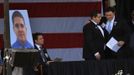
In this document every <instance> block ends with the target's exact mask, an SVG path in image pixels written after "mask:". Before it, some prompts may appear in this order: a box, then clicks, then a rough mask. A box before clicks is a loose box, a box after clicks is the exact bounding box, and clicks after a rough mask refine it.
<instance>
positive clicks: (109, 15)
mask: <svg viewBox="0 0 134 75" xmlns="http://www.w3.org/2000/svg"><path fill="white" fill-rule="evenodd" d="M105 16H106V18H107V20H109V21H111V20H112V19H113V18H114V16H115V14H114V12H112V11H108V12H105Z"/></svg>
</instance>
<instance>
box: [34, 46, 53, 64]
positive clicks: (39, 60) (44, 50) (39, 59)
mask: <svg viewBox="0 0 134 75" xmlns="http://www.w3.org/2000/svg"><path fill="white" fill-rule="evenodd" d="M35 49H37V50H38V48H37V46H36V45H35ZM39 52H41V51H39ZM43 52H44V54H47V55H48V53H47V50H46V48H43ZM45 59H46V61H45V63H46V62H47V61H50V60H51V59H50V56H49V55H48V56H46V55H45ZM38 62H39V63H43V60H42V57H41V54H39V57H38Z"/></svg>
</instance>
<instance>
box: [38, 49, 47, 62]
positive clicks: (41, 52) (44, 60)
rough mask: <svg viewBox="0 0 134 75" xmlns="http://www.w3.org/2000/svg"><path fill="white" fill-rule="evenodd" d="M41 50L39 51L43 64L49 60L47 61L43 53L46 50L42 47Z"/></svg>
mask: <svg viewBox="0 0 134 75" xmlns="http://www.w3.org/2000/svg"><path fill="white" fill-rule="evenodd" d="M40 49H41V50H39V51H40V54H41V58H42V60H43V62H46V61H47V59H46V56H45V53H44V51H43V50H44V49H43V48H42V47H40Z"/></svg>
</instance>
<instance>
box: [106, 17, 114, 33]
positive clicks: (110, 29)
mask: <svg viewBox="0 0 134 75" xmlns="http://www.w3.org/2000/svg"><path fill="white" fill-rule="evenodd" d="M114 20H115V17H113V19H112V20H111V21H110V20H108V21H107V23H106V30H107V31H108V32H109V33H111V31H112V29H113V25H114Z"/></svg>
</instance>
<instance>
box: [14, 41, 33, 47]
mask: <svg viewBox="0 0 134 75" xmlns="http://www.w3.org/2000/svg"><path fill="white" fill-rule="evenodd" d="M12 48H34V47H33V46H32V45H31V44H30V43H29V42H28V41H27V40H26V42H25V43H24V44H21V43H20V41H19V40H16V42H15V43H14V44H13V45H12Z"/></svg>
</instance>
